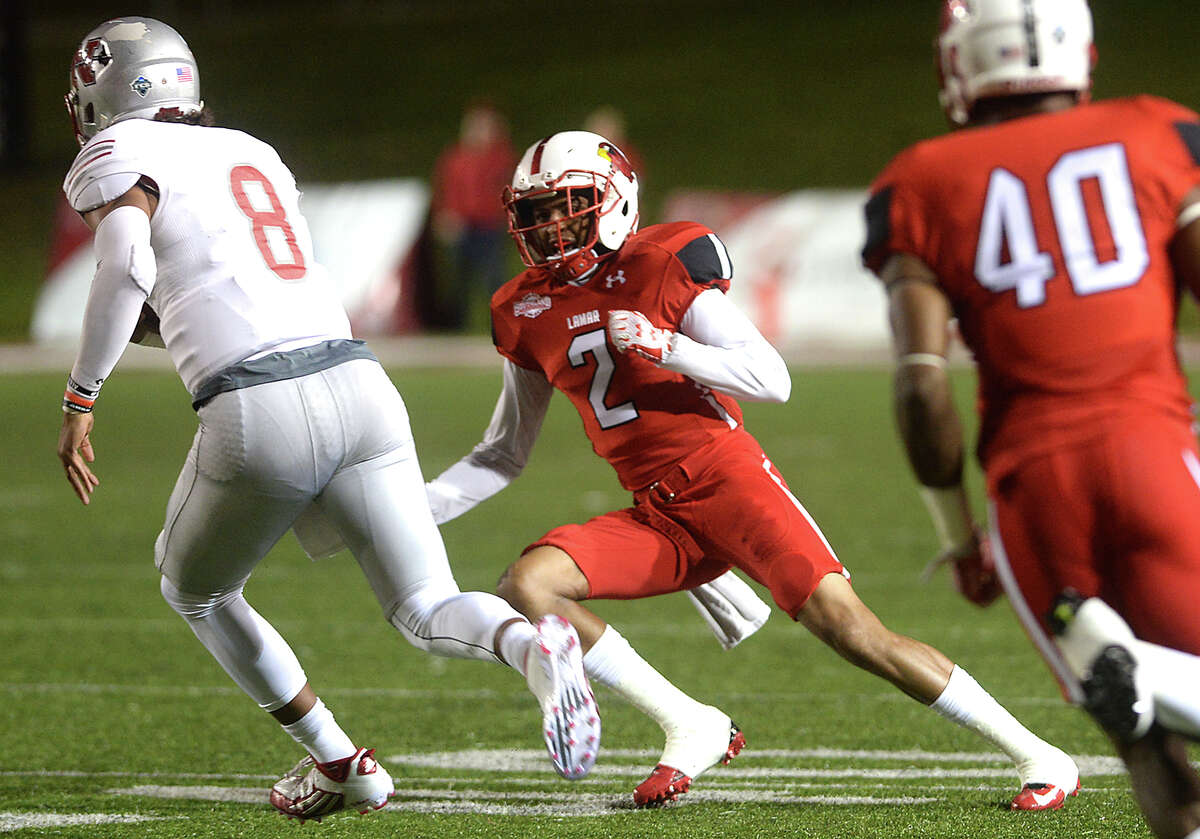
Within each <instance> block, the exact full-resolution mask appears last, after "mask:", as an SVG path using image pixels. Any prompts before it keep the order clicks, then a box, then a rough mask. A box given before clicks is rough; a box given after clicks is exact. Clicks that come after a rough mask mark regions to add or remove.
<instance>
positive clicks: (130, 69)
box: [67, 17, 204, 146]
mask: <svg viewBox="0 0 1200 839" xmlns="http://www.w3.org/2000/svg"><path fill="white" fill-rule="evenodd" d="M203 107H204V103H203V102H201V101H200V71H199V69H198V68H197V67H196V59H195V58H194V57H192V51H191V50H190V49H188V45H187V43H186V42H185V41H184V40H183V38H182V37H180V35H179V33H178V32H176V31H175V30H174V29H172V28H171V27H170V26H167V25H166V24H165V23H163V22H161V21H157V20H154V19H153V18H148V17H125V18H117V19H116V20H109V21H105V22H104V23H102V24H100V25H99V26H97V27H96V28H95V29H93V30H92V31H91V32H89V33H88V34H87V35H85V36H84V38H83V41H82V42H81V43H80V44H79V49H78V50H77V51H76V52H75V57H74V59H73V60H72V61H71V89H70V91H69V92H68V93H67V112H68V113H69V114H70V115H71V122H72V123H74V126H75V136H76V138H77V139H78V140H79V144H80V145H81V146H82V145H83V144H84V143H86V142H87V141H88V140H90V139H91V138H92V137H94V136H95V135H96V134H97V133H98V132H100V131H103V130H104V129H105V128H107V127H108V126H110V125H112V124H113V123H114V122H120V121H121V120H124V119H153V118H154V117H156V116H160V115H162V116H186V115H188V114H194V113H197V112H199V111H200V110H202V109H203Z"/></svg>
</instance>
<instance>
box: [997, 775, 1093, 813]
mask: <svg viewBox="0 0 1200 839" xmlns="http://www.w3.org/2000/svg"><path fill="white" fill-rule="evenodd" d="M1080 786H1081V785H1080V783H1079V781H1076V782H1075V789H1073V790H1071V791H1070V792H1069V793H1068V792H1067V791H1066V789H1065V788H1064V787H1060V786H1055V785H1054V784H1026V785H1025V786H1023V787H1021V791H1020V792H1018V793H1017V796H1016V798H1014V799H1013V800H1012V804H1011V805H1009V809H1011V810H1057V809H1059V808H1060V807H1062V805H1063V804H1065V803H1067V796H1068V795H1079V787H1080Z"/></svg>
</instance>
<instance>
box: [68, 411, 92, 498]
mask: <svg viewBox="0 0 1200 839" xmlns="http://www.w3.org/2000/svg"><path fill="white" fill-rule="evenodd" d="M94 421H95V420H94V418H93V416H92V414H91V413H86V414H77V413H74V412H68V413H64V414H63V424H62V429H61V430H60V431H59V432H58V459H59V460H61V461H62V464H63V468H64V469H66V471H67V483H69V484H70V485H71V489H73V490H75V494H76V495H78V496H79V500H80V501H82V502H83V503H84V504H88V503H89V502H90V501H91V497H92V491H93V490H94V489H95V488H96V487H97V486H99V485H100V479H99V478H97V477H96V476H95V475H93V474H92V470H91V469H89V468H88V464H89V463H92V462H93V461H95V459H96V453H95V452H94V451H93V450H92V441H91V436H90V435H91V433H92V423H93V422H94Z"/></svg>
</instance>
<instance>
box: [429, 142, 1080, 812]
mask: <svg viewBox="0 0 1200 839" xmlns="http://www.w3.org/2000/svg"><path fill="white" fill-rule="evenodd" d="M505 204H506V205H507V207H508V212H509V218H510V229H511V232H512V235H513V239H514V241H515V242H516V245H517V248H518V250H519V251H520V253H521V257H522V259H523V260H524V262H525V264H526V265H527V266H528V269H527V270H526V271H524V272H523V273H521V274H520V275H519V276H517V277H516V278H514V279H513V280H512V281H510V282H509V283H507V284H506V285H505V286H503V287H502V288H501V289H500V290H499V291H498V292H497V293H496V294H495V295H494V296H493V298H492V325H493V334H494V339H495V342H496V347H497V349H498V350H499V352H500V354H501V355H502V356H503V357H504V386H503V390H502V392H501V395H500V400H499V404H498V405H497V406H496V410H495V413H494V414H493V417H492V422H491V424H490V426H489V427H488V429H487V432H486V433H485V435H484V439H483V442H482V443H480V444H479V445H478V446H476V448H475V449H474V451H473V452H472V453H471V454H470V455H468V456H467V457H465V458H464V459H463V460H461V461H459V462H458V463H456V464H454V465H453V466H451V467H450V468H449V469H447V470H446V471H445V472H443V473H442V474H441V475H440V476H438V477H437V478H436V479H435V480H433V481H432V482H430V484H429V486H428V491H429V496H430V502H431V506H432V508H433V510H434V517H435V519H436V520H438V521H439V522H440V521H447V520H449V519H451V518H454V517H455V516H457V515H458V514H460V513H462V512H464V511H465V510H467V509H470V508H471V507H472V506H474V505H475V504H477V503H478V502H480V501H482V500H483V499H485V498H487V497H489V496H490V495H492V494H494V493H496V492H498V491H499V490H501V489H502V488H503V487H504V486H506V485H507V484H508V483H509V482H510V481H511V480H512V479H513V478H514V477H516V475H517V474H519V473H520V471H521V469H522V468H523V467H524V465H525V463H526V460H527V458H528V456H529V452H530V449H531V447H532V446H533V443H534V440H535V439H536V437H537V434H538V431H539V429H540V426H541V422H542V419H543V417H544V416H545V412H546V408H547V405H548V404H549V401H550V396H551V394H552V392H553V391H554V389H558V390H560V391H562V393H563V394H564V395H565V396H566V397H567V398H568V399H570V400H571V403H572V404H573V405H574V406H575V408H576V409H577V410H578V412H579V415H580V417H581V418H582V420H583V425H584V430H585V432H586V433H587V436H588V438H589V439H590V440H591V443H592V447H593V449H594V450H595V451H596V453H597V454H599V455H600V456H601V457H603V458H604V459H605V460H607V461H608V462H609V463H610V464H611V465H612V466H613V468H614V469H615V470H616V472H617V475H618V477H619V478H620V481H621V483H622V485H623V486H624V487H625V488H626V489H628V490H630V491H631V492H632V493H633V505H632V506H631V507H628V508H625V509H622V510H617V511H614V512H611V513H607V514H605V515H601V516H598V517H596V518H593V519H591V520H590V521H587V522H585V523H583V524H568V525H564V526H562V527H558V528H555V529H553V530H551V531H550V532H549V533H547V534H546V535H545V536H543V537H542V538H540V539H538V540H537V541H536V542H534V543H533V544H531V545H530V546H529V547H528V548H526V550H525V551H524V553H523V554H522V556H521V557H520V558H519V559H518V560H517V561H516V562H514V563H513V564H512V565H511V566H510V567H509V568H508V570H507V571H506V572H505V574H504V576H503V577H502V579H501V581H500V585H499V592H500V594H502V595H503V596H504V597H505V598H506V599H508V600H509V601H510V602H511V603H513V605H515V606H516V607H517V608H518V609H519V610H520V611H522V612H524V613H525V614H527V615H530V616H534V615H541V614H545V613H548V612H550V611H554V612H556V613H561V614H563V615H564V616H566V617H567V618H568V619H569V620H570V621H571V622H572V623H573V624H574V625H575V626H576V627H578V629H579V632H580V639H581V642H582V644H583V648H584V652H585V655H584V667H585V670H586V672H587V673H588V674H589V675H590V678H592V679H593V680H594V681H599V682H600V683H602V684H604V685H607V686H609V687H610V688H612V689H613V690H614V691H616V692H617V693H618V694H620V695H621V696H622V697H624V698H626V699H627V700H629V701H630V702H631V703H632V704H633V705H634V706H635V707H637V708H638V709H640V710H642V711H643V712H645V713H646V714H648V715H649V716H651V717H652V718H653V719H654V720H655V721H656V722H658V724H659V725H660V726H662V728H663V730H664V732H665V734H666V747H665V749H664V752H663V755H662V758H661V760H660V761H659V763H658V765H657V766H656V767H655V769H654V770H653V772H652V773H651V774H650V776H649V777H648V778H647V779H646V780H645V781H643V782H642V783H641V784H640V785H639V786H638V787H637V789H636V790H635V791H634V800H635V802H636V803H637V804H639V805H652V804H658V803H661V802H664V801H668V800H671V799H674V798H676V797H677V796H678V795H679V794H681V793H683V792H686V791H687V789H688V787H689V786H690V784H691V781H692V779H693V778H695V777H696V776H697V775H698V774H700V773H701V772H703V771H705V770H706V769H708V768H709V767H711V766H713V765H714V764H716V763H717V762H718V761H728V760H729V759H730V758H732V757H733V756H734V755H736V754H737V752H738V751H739V750H740V749H741V748H742V745H743V744H744V742H745V741H744V738H743V737H742V734H741V732H740V731H739V730H738V728H737V726H736V725H734V724H733V723H732V721H731V720H730V718H729V717H728V716H727V715H726V714H725V713H724V712H722V711H720V710H719V709H717V708H714V707H712V706H709V705H705V704H702V703H700V702H697V701H696V700H694V699H692V698H691V697H689V696H687V695H685V694H684V693H683V692H682V691H680V690H679V689H678V688H676V687H675V686H674V685H672V684H671V683H670V682H668V681H667V680H666V679H664V678H663V677H662V676H661V675H660V674H659V673H658V672H657V671H655V670H654V669H653V668H652V667H651V666H650V665H649V664H648V663H647V662H646V661H644V660H643V659H642V658H641V657H640V656H639V655H638V654H637V653H636V652H635V651H634V650H633V649H632V647H630V645H629V644H628V642H626V641H625V639H624V638H622V637H621V635H620V633H618V632H617V630H616V629H615V628H613V627H612V626H609V625H607V624H606V623H605V622H604V621H603V620H602V619H601V618H599V617H597V616H596V615H595V614H593V613H592V612H591V611H589V610H588V609H586V608H585V607H584V606H583V605H581V603H580V601H583V600H588V599H594V598H601V599H605V598H609V599H612V598H616V599H628V598H640V597H649V596H651V595H656V594H664V593H667V592H675V591H684V590H688V589H691V588H693V587H696V586H698V585H701V584H704V583H706V582H708V581H710V580H713V579H715V578H717V577H719V576H720V575H722V574H724V573H725V572H727V571H728V570H729V569H730V567H731V566H732V567H736V568H738V569H740V570H741V571H743V572H744V573H746V574H747V575H748V576H750V577H751V578H752V579H754V580H756V581H757V582H759V583H761V584H762V585H764V586H766V587H767V588H768V589H769V590H770V592H771V594H772V596H773V597H774V599H775V602H776V603H777V604H778V605H779V606H780V608H781V609H783V610H784V611H785V612H786V613H787V614H788V615H789V616H790V617H792V618H793V619H794V620H796V621H799V622H800V623H802V624H803V625H804V626H805V627H807V628H808V629H809V630H810V631H811V632H812V633H813V634H815V635H816V636H817V637H818V638H820V639H821V640H822V641H824V642H825V643H827V644H829V645H830V646H831V647H832V648H833V649H834V650H836V651H837V652H838V653H840V654H841V655H842V656H844V657H845V658H846V659H848V660H849V661H851V662H852V663H854V664H857V665H858V666H860V667H863V668H864V669H866V670H868V671H870V672H872V673H875V674H876V675H879V676H881V677H883V678H885V679H887V680H888V681H890V682H892V683H893V684H894V685H896V686H897V687H899V688H900V689H901V690H902V691H904V692H905V693H907V694H908V695H910V696H912V697H913V698H915V699H917V700H918V701H920V702H923V703H925V704H927V705H931V706H932V707H933V708H934V709H935V710H936V711H937V712H938V713H940V714H942V715H943V716H945V717H947V718H948V719H950V720H953V721H954V722H956V723H959V724H961V725H963V726H965V727H967V728H969V729H970V730H972V731H974V732H976V733H978V734H980V735H981V736H983V737H984V738H985V739H987V740H988V741H989V742H990V743H992V744H994V745H995V746H997V747H999V748H1000V749H1002V750H1003V751H1005V752H1006V753H1007V754H1008V755H1009V756H1010V757H1011V758H1012V760H1013V762H1014V763H1015V764H1016V767H1017V769H1018V772H1019V775H1020V778H1021V783H1022V789H1021V791H1020V792H1019V793H1018V795H1017V796H1016V798H1015V799H1014V801H1013V804H1012V806H1013V807H1014V808H1017V809H1050V808H1055V807H1059V806H1061V805H1062V803H1063V801H1064V799H1065V798H1066V796H1067V795H1069V794H1072V793H1074V792H1075V791H1076V789H1077V787H1078V783H1079V773H1078V770H1077V768H1076V766H1075V764H1074V762H1073V761H1072V760H1071V759H1070V757H1068V756H1067V755H1066V754H1065V753H1063V752H1062V751H1060V750H1059V749H1057V748H1055V747H1054V746H1051V745H1050V744H1048V743H1045V742H1044V741H1042V740H1041V739H1039V738H1038V737H1036V736H1035V735H1034V734H1032V733H1031V732H1029V731H1028V730H1027V729H1025V728H1024V727H1023V726H1022V725H1021V724H1020V723H1019V722H1017V720H1016V719H1014V718H1013V717H1012V715H1010V714H1009V713H1008V712H1007V711H1006V710H1005V709H1004V708H1002V707H1001V706H1000V705H999V704H998V703H997V702H996V701H995V700H994V699H993V698H992V697H991V696H990V695H989V694H988V693H986V692H985V691H984V690H983V689H982V688H980V687H979V685H978V684H976V682H975V681H974V680H973V679H972V678H971V677H970V676H969V675H968V674H967V673H966V672H965V671H963V670H962V669H960V668H958V667H956V666H955V665H954V664H953V663H952V662H950V661H949V660H948V659H947V658H946V657H945V656H944V655H942V654H941V653H940V652H938V651H937V650H935V649H933V648H931V647H929V646H927V645H925V644H922V643H920V642H918V641H914V640H912V639H910V638H906V637H904V636H901V635H897V634H895V633H893V632H891V631H889V630H888V629H886V628H885V627H884V626H883V625H882V624H881V623H880V622H879V620H878V618H876V616H875V615H874V614H873V613H872V612H871V611H870V610H869V609H868V608H867V607H866V606H865V605H863V603H862V602H861V601H860V600H859V599H858V597H857V596H856V595H855V593H854V590H853V589H852V588H851V586H850V583H849V575H848V574H847V573H846V571H845V569H844V568H843V567H842V564H841V563H840V562H839V561H838V559H837V557H836V556H835V555H834V552H833V550H832V549H831V548H830V546H829V544H828V543H827V542H826V541H825V538H824V537H823V536H822V534H821V532H820V530H819V529H818V528H817V526H816V524H815V523H814V522H813V520H812V518H811V517H810V516H809V515H808V513H807V512H806V511H805V509H804V507H803V506H801V504H800V502H799V501H798V500H797V499H796V497H795V496H794V495H792V493H791V492H790V491H789V489H788V486H787V484H786V483H785V482H784V480H783V477H782V476H781V475H780V474H779V471H778V470H777V469H776V468H775V466H774V465H773V464H772V463H771V461H770V460H769V459H768V458H767V456H766V455H765V454H764V453H763V452H762V450H761V448H760V447H759V445H758V443H757V442H756V441H755V439H754V438H753V437H752V436H750V434H749V433H748V432H747V431H746V430H745V428H744V427H743V425H742V414H741V410H740V409H739V407H738V403H737V399H751V400H762V401H772V402H783V401H785V400H786V399H787V398H788V396H789V394H790V390H791V379H790V376H789V374H788V370H787V367H786V365H785V364H784V362H783V360H782V359H781V358H780V356H779V354H778V352H776V351H775V349H774V348H773V347H771V346H770V344H768V343H767V341H766V340H765V339H763V337H762V336H761V335H760V334H759V332H758V330H757V329H756V328H755V327H754V326H753V325H752V324H751V322H750V321H749V320H748V319H747V318H746V317H745V316H744V315H743V314H742V313H741V312H740V311H739V310H738V309H737V308H735V307H734V306H733V304H731V303H730V302H729V300H728V298H727V297H726V296H725V291H726V290H727V289H728V288H729V283H730V278H731V276H732V268H731V265H730V261H729V255H728V253H727V252H726V250H725V247H724V245H723V244H722V243H721V241H720V240H719V239H718V238H717V236H716V235H715V234H714V233H713V232H712V231H711V230H709V229H708V228H707V227H705V226H703V225H701V224H696V223H692V222H678V223H672V224H661V225H655V226H652V227H649V228H647V229H645V230H642V231H640V232H637V219H638V206H637V176H636V174H635V173H634V171H633V169H632V167H630V166H629V164H628V161H627V160H626V159H625V157H624V155H623V154H621V152H620V151H619V150H618V149H617V148H616V147H615V146H613V145H612V144H611V143H609V142H607V141H606V140H605V139H604V138H603V137H600V136H598V135H596V134H592V133H589V132H584V131H566V132H562V133H558V134H554V135H553V136H550V137H547V138H546V139H544V140H541V141H539V142H537V143H534V144H533V146H531V147H530V148H529V150H528V151H526V153H525V155H524V157H523V158H522V159H521V162H520V163H519V164H518V166H517V169H516V172H515V174H514V176H513V182H512V186H511V188H510V189H509V190H507V191H506V194H505Z"/></svg>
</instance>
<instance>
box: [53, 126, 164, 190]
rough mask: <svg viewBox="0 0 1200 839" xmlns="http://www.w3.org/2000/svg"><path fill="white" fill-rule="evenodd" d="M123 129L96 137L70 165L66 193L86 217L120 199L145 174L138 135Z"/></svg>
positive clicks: (102, 133)
mask: <svg viewBox="0 0 1200 839" xmlns="http://www.w3.org/2000/svg"><path fill="white" fill-rule="evenodd" d="M131 122H133V121H132V120H131ZM123 125H125V123H117V124H116V125H114V126H113V127H112V128H110V129H108V130H107V131H102V132H101V133H100V134H97V135H96V136H95V137H94V138H92V140H91V142H89V143H88V144H87V145H86V146H84V147H83V148H82V149H80V151H79V154H78V155H77V156H76V158H75V162H74V163H73V164H71V169H70V171H69V172H67V177H66V179H65V180H64V181H63V192H64V193H66V196H67V200H68V201H69V202H70V203H71V206H72V207H73V208H74V209H75V210H77V211H78V212H81V213H86V212H87V211H88V210H94V209H96V208H97V207H100V206H103V205H104V204H107V203H108V202H109V201H112V200H113V199H115V198H119V197H120V196H122V195H124V194H125V193H126V192H127V191H128V190H129V188H130V187H132V186H133V185H134V184H136V183H137V181H138V178H140V177H141V176H142V175H143V174H146V173H145V172H143V171H142V170H141V166H140V165H139V162H138V159H137V158H138V154H137V151H138V147H139V146H140V143H138V142H137V141H136V139H134V137H136V133H135V132H130V131H118V130H117V129H119V128H121V127H122V126H123ZM131 135H133V136H131Z"/></svg>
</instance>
